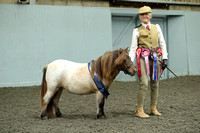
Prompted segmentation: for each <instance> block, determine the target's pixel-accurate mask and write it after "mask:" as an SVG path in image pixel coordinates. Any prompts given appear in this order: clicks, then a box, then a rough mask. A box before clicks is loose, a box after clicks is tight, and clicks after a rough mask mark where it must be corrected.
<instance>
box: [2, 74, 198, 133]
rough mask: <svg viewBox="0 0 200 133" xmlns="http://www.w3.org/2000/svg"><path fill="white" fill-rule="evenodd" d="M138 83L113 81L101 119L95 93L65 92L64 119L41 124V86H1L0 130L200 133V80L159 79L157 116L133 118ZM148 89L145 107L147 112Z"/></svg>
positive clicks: (3, 131)
mask: <svg viewBox="0 0 200 133" xmlns="http://www.w3.org/2000/svg"><path fill="white" fill-rule="evenodd" d="M137 90H138V84H137V82H114V83H113V84H112V86H111V88H110V90H109V92H110V94H111V95H110V96H109V97H108V100H106V103H105V113H106V118H105V119H96V103H95V95H94V94H92V95H82V96H78V95H73V94H69V93H68V92H67V91H63V93H62V95H61V101H60V105H59V107H60V110H61V112H62V114H63V117H62V118H51V119H47V120H41V119H40V118H39V115H40V97H39V96H40V87H39V86H34V87H14V88H12V87H9V88H0V132H1V133H6V132H13V133H17V132H31V133H33V132H34V133H37V132H42V133H46V132H53V133H55V132H57V133H63V132H105V133H111V132H131V133H132V132H137V133H138V132H140V133H151V132H152V133H153V132H154V133H158V132H166V133H169V132H174V133H179V132H180V133H184V132H192V133H197V132H200V76H190V77H187V76H186V77H178V78H172V79H168V80H162V81H160V93H159V102H158V103H159V111H160V112H161V113H162V115H161V116H159V117H157V116H150V118H149V119H141V118H138V117H136V116H135V109H136V95H137ZM149 94H150V90H148V92H147V96H146V100H145V106H144V109H145V111H146V113H150V110H149V108H150V106H149V104H150V100H149V99H150V97H149Z"/></svg>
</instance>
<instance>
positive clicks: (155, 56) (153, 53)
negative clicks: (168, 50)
mask: <svg viewBox="0 0 200 133" xmlns="http://www.w3.org/2000/svg"><path fill="white" fill-rule="evenodd" d="M160 55H162V53H161V51H160V48H154V49H152V51H151V58H152V59H153V74H152V80H157V74H158V73H157V59H158V58H159V57H160Z"/></svg>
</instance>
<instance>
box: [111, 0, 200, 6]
mask: <svg viewBox="0 0 200 133" xmlns="http://www.w3.org/2000/svg"><path fill="white" fill-rule="evenodd" d="M115 1H124V2H146V3H163V4H180V5H200V0H115Z"/></svg>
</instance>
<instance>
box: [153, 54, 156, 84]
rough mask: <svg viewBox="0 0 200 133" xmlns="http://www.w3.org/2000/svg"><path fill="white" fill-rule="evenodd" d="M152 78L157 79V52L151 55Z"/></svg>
mask: <svg viewBox="0 0 200 133" xmlns="http://www.w3.org/2000/svg"><path fill="white" fill-rule="evenodd" d="M153 80H157V53H154V55H153Z"/></svg>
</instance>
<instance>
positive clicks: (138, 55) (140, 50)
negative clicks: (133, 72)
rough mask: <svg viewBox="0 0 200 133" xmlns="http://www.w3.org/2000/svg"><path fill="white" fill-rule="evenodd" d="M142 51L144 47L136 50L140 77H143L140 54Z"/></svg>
mask: <svg viewBox="0 0 200 133" xmlns="http://www.w3.org/2000/svg"><path fill="white" fill-rule="evenodd" d="M141 52H142V48H141V47H139V48H138V49H137V50H136V55H137V70H138V77H141V65H140V54H141Z"/></svg>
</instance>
